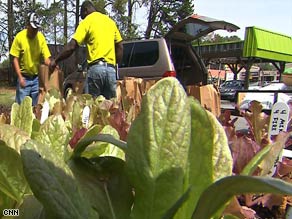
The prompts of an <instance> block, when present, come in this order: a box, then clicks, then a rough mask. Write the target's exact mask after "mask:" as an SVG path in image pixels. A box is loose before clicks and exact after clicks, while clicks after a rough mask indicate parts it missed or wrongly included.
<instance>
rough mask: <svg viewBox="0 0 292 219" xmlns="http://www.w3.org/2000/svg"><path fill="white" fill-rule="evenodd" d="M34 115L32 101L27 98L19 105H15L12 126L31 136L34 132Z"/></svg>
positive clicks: (13, 106)
mask: <svg viewBox="0 0 292 219" xmlns="http://www.w3.org/2000/svg"><path fill="white" fill-rule="evenodd" d="M33 118H34V114H33V111H32V99H31V98H30V97H25V98H24V99H23V101H22V103H21V104H20V105H19V104H17V103H14V104H13V105H12V110H11V125H14V126H16V127H18V128H20V129H21V130H23V131H25V132H26V133H27V134H28V135H29V136H30V135H31V132H32V123H33Z"/></svg>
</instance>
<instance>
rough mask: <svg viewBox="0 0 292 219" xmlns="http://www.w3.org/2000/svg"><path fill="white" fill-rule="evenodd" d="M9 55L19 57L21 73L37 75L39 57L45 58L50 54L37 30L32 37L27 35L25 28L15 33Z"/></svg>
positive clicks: (42, 36) (44, 40)
mask: <svg viewBox="0 0 292 219" xmlns="http://www.w3.org/2000/svg"><path fill="white" fill-rule="evenodd" d="M10 55H12V56H14V57H17V58H18V59H19V65H20V70H21V72H22V73H25V74H30V75H37V74H38V71H39V65H40V63H41V58H44V59H47V58H49V57H50V56H51V53H50V50H49V48H48V45H47V42H46V39H45V37H44V35H43V34H42V33H41V32H38V33H37V35H36V37H35V38H34V39H30V38H29V37H27V29H24V30H22V31H20V32H19V33H18V34H16V36H15V38H14V40H13V43H12V45H11V49H10Z"/></svg>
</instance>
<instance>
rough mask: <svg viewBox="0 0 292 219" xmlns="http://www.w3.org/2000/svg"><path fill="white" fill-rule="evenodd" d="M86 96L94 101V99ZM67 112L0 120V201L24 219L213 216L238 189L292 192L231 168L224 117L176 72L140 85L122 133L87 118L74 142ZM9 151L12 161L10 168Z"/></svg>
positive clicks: (75, 117) (281, 184) (285, 185)
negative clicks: (139, 97) (136, 105)
mask: <svg viewBox="0 0 292 219" xmlns="http://www.w3.org/2000/svg"><path fill="white" fill-rule="evenodd" d="M74 104H75V105H74ZM90 104H91V105H90V106H91V107H92V108H95V107H96V106H95V104H97V102H96V101H95V102H94V103H93V102H90ZM72 106H75V108H73V111H72V113H71V112H70V111H69V110H68V111H67V112H66V114H67V115H68V118H71V119H69V121H71V122H72V123H74V125H75V126H76V127H78V126H79V125H78V124H80V122H81V118H80V114H81V113H80V110H81V107H80V104H79V105H78V104H77V103H76V102H74V103H73V104H72ZM26 110H28V111H30V110H31V109H30V107H29V106H27V107H26ZM24 111H25V110H23V111H21V110H19V111H18V113H19V114H20V115H21V114H22V113H25V112H24ZM92 111H93V112H95V113H98V112H100V113H104V114H105V113H106V112H105V111H102V112H101V111H99V110H97V108H96V109H95V110H92ZM78 112H79V113H78ZM64 114H65V113H64V112H63V113H60V114H57V115H54V114H53V115H51V116H50V117H49V118H48V119H47V120H46V121H45V122H44V123H43V124H40V123H37V122H36V121H35V119H34V118H30V117H29V118H30V119H32V120H33V121H31V126H32V128H31V129H30V128H27V127H26V126H23V125H22V123H21V122H20V123H19V124H20V125H18V126H17V127H16V126H15V125H1V127H0V138H1V140H2V142H1V144H0V145H1V148H2V150H3V151H7V154H8V153H11V154H12V155H11V156H5V157H3V159H1V161H0V166H1V168H0V169H1V170H2V172H1V171H0V173H2V174H0V195H3V197H4V198H2V199H3V203H5V206H1V207H2V208H4V207H5V208H7V206H9V205H10V204H11V202H12V201H15V202H16V203H17V206H19V207H20V209H21V215H22V216H23V218H25V217H27V218H68V219H69V218H70V219H72V218H82V219H83V218H105V219H119V218H120V219H127V218H129V219H130V218H133V219H140V218H141V219H148V218H149V219H156V218H157V219H161V218H163V219H170V218H175V219H188V218H189V219H191V218H192V219H210V218H221V217H222V215H223V214H224V213H223V210H224V208H225V206H226V204H228V202H229V201H230V200H231V199H232V197H234V196H235V195H238V194H244V193H276V194H289V195H290V194H292V186H291V185H290V184H288V183H286V182H284V181H282V180H279V179H274V178H271V177H259V176H248V175H238V176H234V175H232V167H233V159H232V156H231V152H230V149H229V146H228V140H227V137H226V134H225V131H224V129H223V127H222V125H221V124H220V123H219V122H218V121H217V119H216V118H215V117H214V115H213V114H211V113H209V112H208V111H206V110H205V109H203V108H202V107H201V105H200V104H199V102H198V101H196V100H195V99H193V98H192V97H187V96H186V94H185V92H184V89H183V88H182V87H181V85H180V84H179V82H178V81H177V80H176V79H174V78H165V79H162V80H160V81H159V82H157V83H156V84H155V85H154V86H153V87H152V88H151V89H150V90H149V91H148V92H147V93H146V95H145V96H144V98H143V101H142V106H141V112H140V113H139V114H138V116H137V117H136V118H135V120H134V121H133V122H132V124H131V126H130V129H129V133H128V135H127V137H126V141H122V140H120V139H119V138H120V135H119V133H118V131H117V130H115V129H114V128H113V127H111V126H109V125H105V126H101V125H99V124H95V123H94V122H91V123H90V124H91V127H90V128H89V129H88V130H87V131H86V133H85V134H84V135H83V137H81V138H80V139H79V140H78V141H77V143H76V144H75V145H74V147H73V148H74V149H71V147H69V146H68V145H69V142H70V139H71V138H72V136H73V131H72V130H73V129H74V125H73V124H71V125H68V120H66V119H65V121H64V118H66V116H65V115H64ZM78 115H79V117H78ZM95 116H96V117H99V118H100V114H96V115H91V121H97V120H95V119H94V117H95ZM18 118H21V119H25V118H26V117H24V116H18ZM78 118H79V119H80V120H78ZM104 118H105V117H104ZM99 121H101V120H99ZM103 122H105V121H104V120H103ZM22 127H25V131H22ZM7 130H9V135H11V134H12V136H13V139H14V140H13V141H11V139H8V137H7V136H8V135H5V133H7ZM2 133H4V134H2ZM19 139H21V140H19ZM13 145H14V148H13ZM19 147H20V152H19V150H17V149H16V148H19ZM11 159H13V160H15V161H17V164H18V165H17V166H16V167H15V169H16V170H13V172H10V171H9V166H11ZM253 163H254V165H257V164H258V162H255V161H254V162H253ZM2 167H4V168H2ZM248 168H249V170H246V171H247V172H248V171H251V170H252V169H253V168H254V166H253V165H252V164H251V165H250V166H249V167H248ZM3 170H4V171H3ZM27 185H29V186H27ZM1 197H2V196H1ZM15 202H14V203H15ZM32 206H33V207H32ZM28 209H29V210H28ZM28 212H29V213H28ZM32 215H33V216H32ZM233 218H235V217H233Z"/></svg>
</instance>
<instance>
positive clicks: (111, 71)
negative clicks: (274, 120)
mask: <svg viewBox="0 0 292 219" xmlns="http://www.w3.org/2000/svg"><path fill="white" fill-rule="evenodd" d="M87 84H88V93H89V94H91V95H92V96H93V97H98V96H99V95H103V96H104V97H105V98H106V99H111V98H113V97H116V87H117V79H116V70H115V68H113V67H110V66H104V65H92V66H89V68H88V71H87Z"/></svg>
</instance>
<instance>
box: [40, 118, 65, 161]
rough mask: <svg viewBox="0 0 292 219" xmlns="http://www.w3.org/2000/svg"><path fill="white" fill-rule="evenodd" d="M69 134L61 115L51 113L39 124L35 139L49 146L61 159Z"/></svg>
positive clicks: (63, 155) (63, 156)
mask: <svg viewBox="0 0 292 219" xmlns="http://www.w3.org/2000/svg"><path fill="white" fill-rule="evenodd" d="M69 136H70V135H69V131H68V129H67V127H66V125H65V122H64V120H63V118H62V116H61V115H56V116H54V115H52V116H50V117H48V119H47V120H46V121H45V122H44V124H42V125H41V127H40V130H39V133H38V135H37V136H36V137H35V140H37V141H38V142H40V143H42V144H44V145H47V146H48V147H51V148H52V149H53V150H54V151H55V152H56V154H57V155H58V156H59V157H60V158H61V159H64V158H65V155H66V151H67V145H68V142H69Z"/></svg>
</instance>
